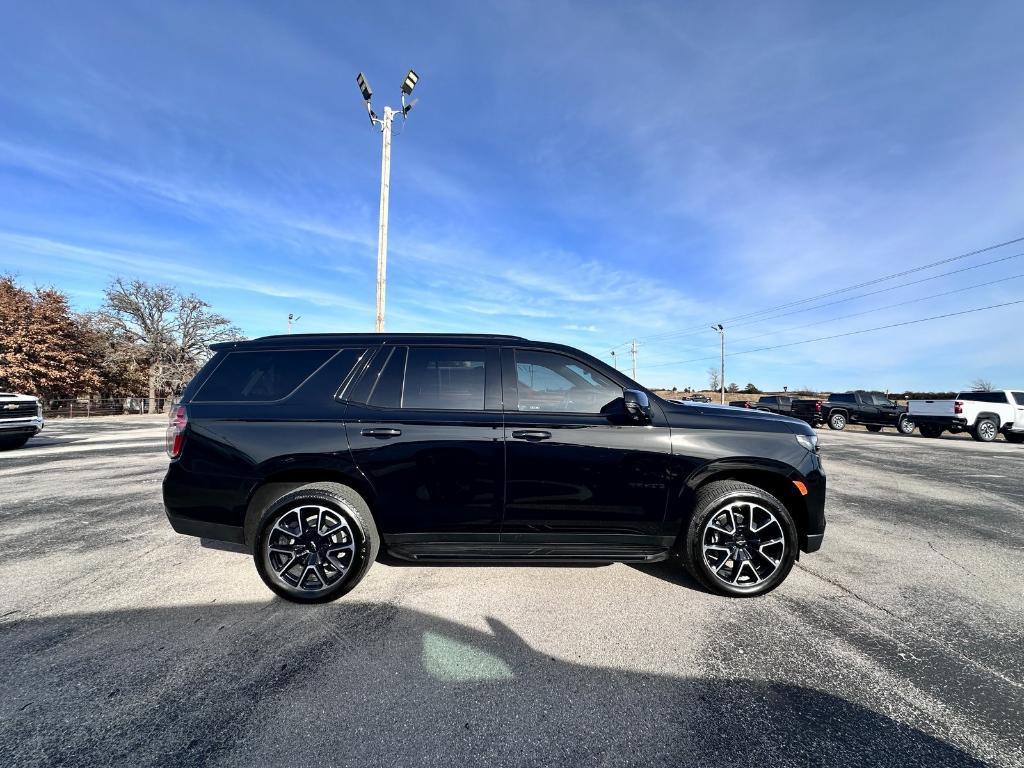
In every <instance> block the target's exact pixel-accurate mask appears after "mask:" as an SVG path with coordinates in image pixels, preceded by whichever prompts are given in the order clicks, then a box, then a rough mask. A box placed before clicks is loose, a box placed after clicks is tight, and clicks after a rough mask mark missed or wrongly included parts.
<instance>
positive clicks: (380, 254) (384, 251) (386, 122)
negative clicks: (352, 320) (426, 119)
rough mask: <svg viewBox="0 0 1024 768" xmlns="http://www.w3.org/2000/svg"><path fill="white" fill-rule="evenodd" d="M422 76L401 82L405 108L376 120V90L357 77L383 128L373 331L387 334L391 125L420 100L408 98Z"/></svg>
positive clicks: (372, 116)
mask: <svg viewBox="0 0 1024 768" xmlns="http://www.w3.org/2000/svg"><path fill="white" fill-rule="evenodd" d="M419 79H420V77H419V75H417V74H416V73H415V72H414V71H413V70H411V69H410V70H409V72H408V73H407V74H406V76H405V80H403V81H402V88H401V93H402V108H401V109H392V108H391V107H384V115H383V117H377V113H376V112H374V111H373V106H372V105H371V104H370V101H371V99H372V98H373V89H372V88H370V84H369V83H368V82H367V81H366V76H365V75H364V74H363V73H362V72H360V73H359V74H358V75H356V85H358V86H359V92H360V93H361V94H362V96H363V101H364V102H365V104H366V113H367V114H368V115H369V116H370V123H371V124H372V125H376V126H380V132H381V157H380V229H379V233H378V236H377V318H376V322H375V323H374V330H376V332H377V333H383V332H384V294H385V291H386V289H387V268H388V193H389V191H390V187H391V122H392V121H393V120H394V118H395V115H401V116H402V119H405V118H406V117H408V115H409V112H410V111H411V110H412V108H413V107H414V106H416V102H417V101H419V99H413V100H412V101H411V102H409V103H408V104H407V103H406V101H405V97H406V96H408V95H410V94H411V93H412V91H413V88H415V87H416V83H417V82H419Z"/></svg>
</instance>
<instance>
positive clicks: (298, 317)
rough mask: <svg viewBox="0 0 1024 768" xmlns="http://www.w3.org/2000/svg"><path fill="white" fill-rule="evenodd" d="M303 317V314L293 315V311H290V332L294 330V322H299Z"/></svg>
mask: <svg viewBox="0 0 1024 768" xmlns="http://www.w3.org/2000/svg"><path fill="white" fill-rule="evenodd" d="M301 319H302V315H293V314H292V313H291V312H289V313H288V333H289V334H290V333H291V332H292V323H297V322H298V321H299V320H301Z"/></svg>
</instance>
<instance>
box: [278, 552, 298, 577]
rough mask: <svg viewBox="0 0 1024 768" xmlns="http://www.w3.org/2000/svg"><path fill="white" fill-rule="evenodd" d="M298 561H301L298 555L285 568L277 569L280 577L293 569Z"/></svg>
mask: <svg viewBox="0 0 1024 768" xmlns="http://www.w3.org/2000/svg"><path fill="white" fill-rule="evenodd" d="M298 559H299V556H298V555H292V556H291V559H290V560H289V561H288V562H287V563H286V564H285V566H284V568H277V569H276V570H277V574H278V576H283V575H284V574H285V573H287V572H288V569H289V568H291V567H292V566H293V565H295V563H296V561H298Z"/></svg>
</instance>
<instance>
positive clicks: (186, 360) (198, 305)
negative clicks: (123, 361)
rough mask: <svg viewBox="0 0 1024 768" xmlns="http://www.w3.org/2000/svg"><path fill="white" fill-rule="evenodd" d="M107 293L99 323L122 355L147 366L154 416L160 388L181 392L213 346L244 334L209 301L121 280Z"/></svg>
mask: <svg viewBox="0 0 1024 768" xmlns="http://www.w3.org/2000/svg"><path fill="white" fill-rule="evenodd" d="M104 293H105V301H104V303H103V307H102V308H101V309H100V311H99V312H98V313H97V314H96V315H95V319H96V322H97V323H98V324H99V325H100V326H101V327H103V328H104V329H105V330H106V331H107V333H108V334H109V335H110V336H111V337H112V338H113V340H114V343H115V347H116V348H118V349H119V350H120V354H122V355H125V356H128V357H131V356H134V357H135V359H137V360H138V361H139V363H140V364H141V365H143V366H144V367H145V368H146V371H147V377H146V378H147V381H148V388H149V412H150V413H155V412H156V397H157V391H158V389H159V390H164V391H170V392H174V393H177V392H180V391H181V389H182V387H184V385H185V383H187V382H188V380H189V379H190V378H192V376H193V375H194V374H195V373H196V371H197V370H199V368H200V367H201V366H202V364H203V363H204V362H206V359H207V357H206V356H207V354H208V353H207V346H208V345H209V344H213V343H216V342H218V341H227V340H231V339H236V338H239V337H240V335H241V334H240V332H239V330H238V329H237V328H235V327H234V326H232V325H231V324H230V322H229V321H228V320H227V318H225V317H222V316H220V315H217V314H215V313H213V312H210V311H209V309H210V305H209V304H207V303H206V302H205V301H203V300H202V299H200V298H199V297H197V296H195V295H188V296H184V295H182V294H180V293H178V292H177V291H176V290H175V289H174V288H172V287H170V286H167V285H150V284H148V283H145V282H143V281H141V280H130V281H127V282H126V281H125V280H123V279H122V278H117V279H116V280H114V281H113V282H111V283H110V285H108V286H107V288H106V291H105V292H104Z"/></svg>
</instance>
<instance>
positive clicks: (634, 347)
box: [629, 339, 636, 381]
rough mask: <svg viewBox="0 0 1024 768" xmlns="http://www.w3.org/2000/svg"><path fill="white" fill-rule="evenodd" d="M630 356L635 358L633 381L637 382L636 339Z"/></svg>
mask: <svg viewBox="0 0 1024 768" xmlns="http://www.w3.org/2000/svg"><path fill="white" fill-rule="evenodd" d="M629 354H630V355H631V356H632V358H633V381H636V339H633V343H632V345H631V346H630V348H629Z"/></svg>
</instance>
